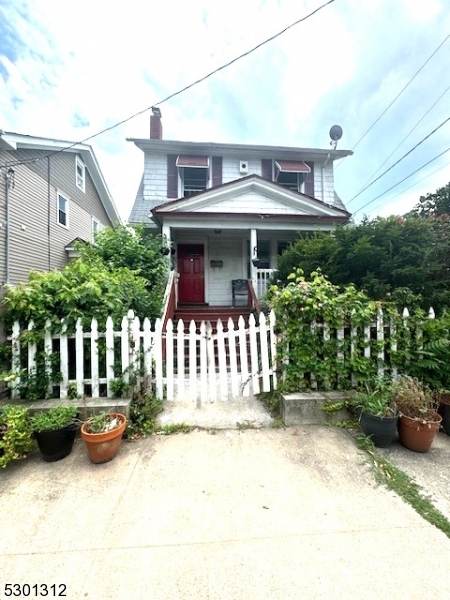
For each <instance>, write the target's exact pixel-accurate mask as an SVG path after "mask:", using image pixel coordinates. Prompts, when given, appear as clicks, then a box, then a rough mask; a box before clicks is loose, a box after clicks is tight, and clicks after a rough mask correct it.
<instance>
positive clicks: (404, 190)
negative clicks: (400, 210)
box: [375, 162, 450, 208]
mask: <svg viewBox="0 0 450 600" xmlns="http://www.w3.org/2000/svg"><path fill="white" fill-rule="evenodd" d="M449 165H450V162H448V163H445V165H442V167H439V168H438V169H435V170H434V171H431V173H428V174H427V175H425V176H424V177H422V178H421V179H418V180H417V181H415V182H414V183H412V184H411V185H408V187H406V188H404V189H403V190H401V191H400V192H397V193H396V194H394V195H393V196H391V197H390V198H388V200H385V201H384V202H381V203H380V204H377V205H376V207H375V208H380V207H381V206H384V205H385V204H387V203H388V202H391V200H393V199H394V198H397V197H398V196H400V195H401V194H404V193H405V192H406V191H407V190H409V189H411V188H412V187H415V186H416V185H417V184H418V183H420V182H421V181H424V180H425V179H428V177H431V176H432V175H434V174H435V173H438V172H439V171H442V169H445V167H448V166H449Z"/></svg>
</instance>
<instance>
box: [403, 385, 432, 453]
mask: <svg viewBox="0 0 450 600" xmlns="http://www.w3.org/2000/svg"><path fill="white" fill-rule="evenodd" d="M392 393H393V396H392V397H393V400H394V401H395V403H396V405H397V408H398V412H399V422H398V435H399V439H400V442H401V443H402V444H403V445H404V446H406V448H409V449H410V450H413V451H414V452H428V450H429V449H430V447H431V444H432V443H433V439H434V436H435V435H436V433H437V432H438V431H439V426H440V423H441V421H442V417H441V415H440V414H438V412H437V406H436V402H435V398H434V395H433V392H432V391H431V389H430V388H428V387H427V386H426V385H424V384H423V383H422V382H421V381H419V379H417V378H416V377H411V376H410V375H403V376H401V377H399V378H398V379H397V381H395V382H394V383H393V385H392Z"/></svg>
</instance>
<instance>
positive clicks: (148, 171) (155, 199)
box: [144, 154, 167, 212]
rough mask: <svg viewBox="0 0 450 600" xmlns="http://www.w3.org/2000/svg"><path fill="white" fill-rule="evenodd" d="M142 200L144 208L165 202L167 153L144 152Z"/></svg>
mask: <svg viewBox="0 0 450 600" xmlns="http://www.w3.org/2000/svg"><path fill="white" fill-rule="evenodd" d="M144 201H145V203H146V210H147V212H150V209H152V208H154V207H155V206H158V205H159V204H163V203H164V202H167V155H166V154H152V155H149V154H146V155H145V166H144Z"/></svg>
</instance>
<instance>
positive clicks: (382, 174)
mask: <svg viewBox="0 0 450 600" xmlns="http://www.w3.org/2000/svg"><path fill="white" fill-rule="evenodd" d="M448 121H450V117H448V118H447V119H445V121H443V122H442V123H441V124H440V125H438V126H437V127H436V129H433V131H431V132H430V133H429V134H428V135H426V136H425V137H424V138H423V139H422V140H420V142H418V143H417V144H416V145H415V146H413V147H412V148H411V150H408V152H407V153H406V154H404V155H403V156H402V157H401V158H399V159H398V160H397V161H396V162H395V163H394V164H393V165H391V166H390V167H389V169H386V171H383V173H381V175H379V176H378V177H377V178H376V179H374V180H373V181H372V182H371V183H369V185H366V187H363V188H362V190H360V191H359V192H358V193H357V194H356V196H353V198H351V200H349V201H348V203H347V204H350V202H353V200H355V199H356V198H357V197H358V196H359V195H361V194H362V193H363V192H365V191H366V190H367V189H369V188H370V187H371V186H372V185H373V184H374V183H376V182H377V181H378V180H379V179H381V178H382V177H384V176H385V175H386V173H389V171H391V170H392V169H393V168H394V167H395V166H396V165H398V164H399V163H400V162H402V160H403V159H404V158H406V157H407V156H408V155H409V154H411V152H414V150H415V149H416V148H418V147H419V146H420V145H421V144H423V142H425V141H426V140H427V139H428V138H430V137H431V136H432V135H433V134H434V133H436V131H438V130H439V129H440V128H441V127H442V126H443V125H445V124H446V123H447V122H448Z"/></svg>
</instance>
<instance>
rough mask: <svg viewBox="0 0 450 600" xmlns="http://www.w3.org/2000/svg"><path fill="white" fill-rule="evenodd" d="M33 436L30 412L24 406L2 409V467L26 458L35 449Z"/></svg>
mask: <svg viewBox="0 0 450 600" xmlns="http://www.w3.org/2000/svg"><path fill="white" fill-rule="evenodd" d="M33 446H34V442H33V434H32V430H31V423H30V420H29V418H28V410H27V409H26V408H24V407H23V406H15V405H12V404H11V405H4V406H3V407H1V408H0V466H1V467H6V465H7V464H8V463H9V462H11V461H12V460H17V459H19V458H24V457H25V455H26V454H27V453H28V452H30V451H31V450H32V449H33Z"/></svg>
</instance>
